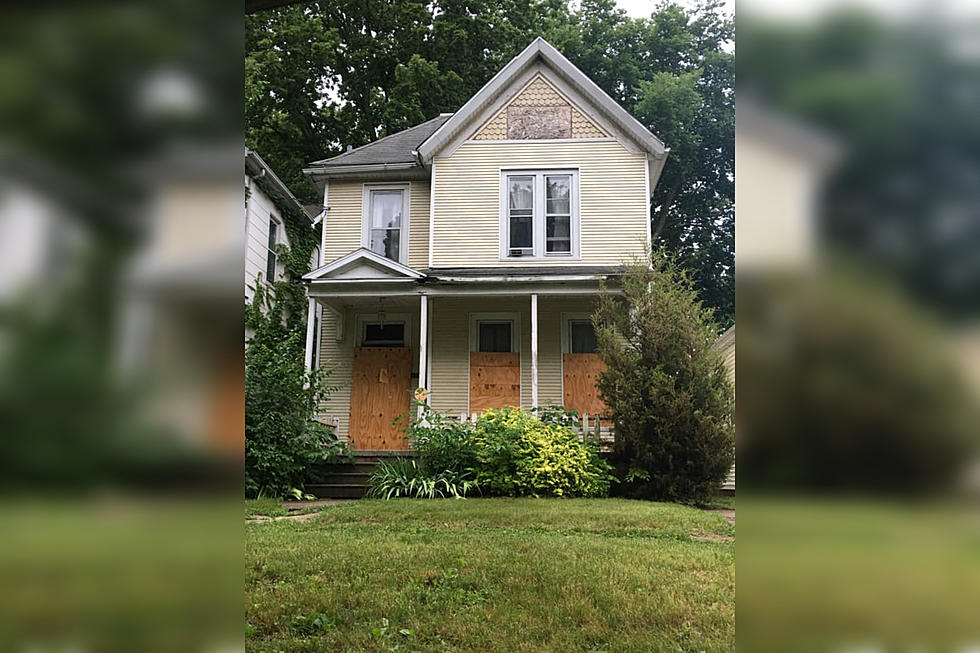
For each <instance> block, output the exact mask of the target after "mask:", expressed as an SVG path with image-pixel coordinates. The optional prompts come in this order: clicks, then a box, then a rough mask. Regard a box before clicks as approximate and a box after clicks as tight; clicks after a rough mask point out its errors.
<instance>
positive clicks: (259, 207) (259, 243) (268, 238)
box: [245, 149, 320, 302]
mask: <svg viewBox="0 0 980 653" xmlns="http://www.w3.org/2000/svg"><path fill="white" fill-rule="evenodd" d="M245 187H246V194H245V301H246V302H251V301H252V298H253V297H254V296H255V290H254V288H255V287H256V284H259V283H269V284H271V283H273V282H275V281H279V280H281V279H282V278H283V275H285V267H284V265H283V263H282V261H280V260H279V258H278V255H277V253H276V247H277V246H278V245H286V246H288V245H289V238H288V237H287V236H286V225H285V223H284V222H283V216H282V212H281V211H280V210H279V208H278V207H277V206H276V204H275V201H274V200H273V197H272V196H271V195H270V193H273V194H275V196H276V198H278V199H279V201H281V202H285V203H286V204H287V205H290V206H292V207H293V208H294V209H295V210H296V211H297V212H299V213H300V214H302V215H305V216H307V217H310V218H311V219H312V218H313V217H315V216H316V213H315V212H314V213H312V214H311V213H310V212H308V207H306V206H304V205H303V204H301V203H300V201H299V200H297V199H296V197H295V196H293V194H292V193H291V192H290V191H289V189H288V188H287V187H286V185H285V184H284V183H283V182H282V180H280V179H279V177H278V176H277V175H276V173H275V172H274V171H273V170H272V168H270V167H269V165H268V164H267V163H266V162H265V161H263V160H262V157H261V156H259V155H258V153H257V152H254V151H252V150H248V149H246V150H245ZM319 256H320V250H319V248H316V250H315V251H314V259H313V261H311V268H312V267H316V265H317V264H319Z"/></svg>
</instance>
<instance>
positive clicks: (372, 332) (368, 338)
mask: <svg viewBox="0 0 980 653" xmlns="http://www.w3.org/2000/svg"><path fill="white" fill-rule="evenodd" d="M362 344H363V345H364V346H365V347H402V346H404V344H405V325H404V324H399V323H394V324H392V323H388V324H384V325H382V324H378V323H368V324H365V325H364V342H363V343H362Z"/></svg>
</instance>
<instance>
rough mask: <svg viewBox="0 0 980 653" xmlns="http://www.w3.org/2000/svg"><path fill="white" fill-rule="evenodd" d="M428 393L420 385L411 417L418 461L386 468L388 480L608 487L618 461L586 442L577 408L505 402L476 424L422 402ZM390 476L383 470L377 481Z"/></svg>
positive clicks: (484, 489)
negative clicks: (417, 411) (417, 412)
mask: <svg viewBox="0 0 980 653" xmlns="http://www.w3.org/2000/svg"><path fill="white" fill-rule="evenodd" d="M424 399H425V394H424V391H423V390H419V391H417V392H416V402H417V403H416V405H417V406H421V407H422V414H421V417H420V418H419V419H416V420H413V421H412V422H411V424H410V425H409V427H408V429H407V435H406V437H407V438H408V441H409V442H410V443H411V445H412V447H413V448H414V449H415V451H416V453H417V454H418V463H417V464H414V461H413V467H412V469H409V468H408V467H407V466H406V467H400V468H395V469H386V470H385V475H384V478H389V477H391V476H394V475H395V474H396V473H398V474H401V475H403V476H404V477H405V478H404V479H402V480H399V481H398V482H397V483H396V484H397V485H399V486H402V487H406V486H410V478H409V473H411V474H413V475H415V476H417V477H419V478H422V479H427V480H431V479H438V480H446V481H449V482H450V483H452V482H455V483H456V484H457V486H460V483H461V482H462V481H467V480H470V479H472V482H473V487H478V488H479V490H480V492H481V493H483V494H495V495H501V496H527V495H530V496H559V497H562V496H564V497H601V496H606V495H607V494H608V493H609V485H610V483H611V482H612V480H613V478H612V477H611V476H610V475H609V471H610V470H611V469H612V467H611V466H610V465H609V464H608V463H606V462H605V461H604V460H602V458H600V457H599V449H598V443H596V442H592V441H588V442H581V441H580V440H579V438H578V435H577V434H576V433H575V431H573V430H572V429H571V428H569V425H570V424H572V423H574V414H573V413H569V412H568V411H565V410H564V409H562V408H556V407H548V408H546V409H541V411H540V414H541V416H542V418H541V419H539V418H538V417H536V416H535V415H533V414H532V413H528V412H525V411H522V410H519V409H511V408H505V409H503V410H499V411H497V410H490V411H487V412H486V413H484V414H483V415H481V416H480V417H479V419H478V420H477V423H476V424H472V423H470V422H458V421H456V420H453V419H450V418H448V417H446V416H444V415H442V414H440V413H439V412H438V411H435V410H433V409H432V408H430V407H429V406H428V405H426V404H425V403H421V402H423V401H424ZM383 480H384V479H383V478H382V476H381V475H379V476H378V479H377V482H378V484H379V485H380V484H381V483H382V481H383ZM384 482H386V483H391V481H387V480H386V481H384ZM419 482H421V481H419ZM416 484H418V482H417V483H416ZM386 487H388V486H387V485H386ZM443 487H444V485H443ZM461 494H462V493H461ZM395 496H404V493H403V494H401V495H399V494H396V495H395Z"/></svg>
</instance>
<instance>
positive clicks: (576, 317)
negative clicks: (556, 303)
mask: <svg viewBox="0 0 980 653" xmlns="http://www.w3.org/2000/svg"><path fill="white" fill-rule="evenodd" d="M582 320H590V321H591V320H592V314H591V313H564V312H563V313H562V314H561V353H562V354H563V355H564V354H571V353H572V322H579V321H582ZM563 374H564V372H563Z"/></svg>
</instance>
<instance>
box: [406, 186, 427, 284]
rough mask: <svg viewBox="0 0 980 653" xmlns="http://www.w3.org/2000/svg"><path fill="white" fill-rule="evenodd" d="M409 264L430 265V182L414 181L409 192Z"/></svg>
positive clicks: (413, 266) (415, 265)
mask: <svg viewBox="0 0 980 653" xmlns="http://www.w3.org/2000/svg"><path fill="white" fill-rule="evenodd" d="M408 213H409V227H408V242H409V244H408V266H409V267H412V268H416V269H418V268H425V267H428V266H429V182H427V181H413V182H412V188H411V192H410V194H409V208H408Z"/></svg>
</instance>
